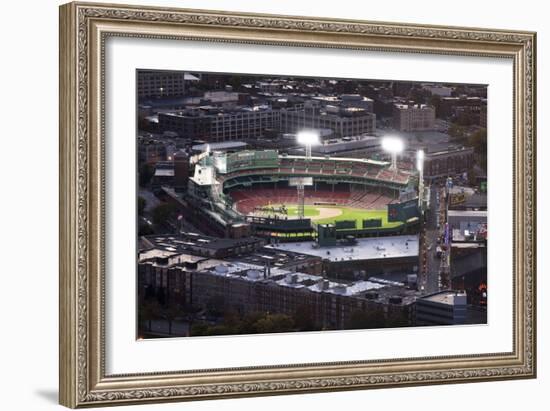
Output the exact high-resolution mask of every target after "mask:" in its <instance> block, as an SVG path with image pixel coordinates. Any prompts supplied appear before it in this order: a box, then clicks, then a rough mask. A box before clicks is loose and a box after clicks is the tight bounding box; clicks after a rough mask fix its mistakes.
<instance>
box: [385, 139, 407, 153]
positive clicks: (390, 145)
mask: <svg viewBox="0 0 550 411" xmlns="http://www.w3.org/2000/svg"><path fill="white" fill-rule="evenodd" d="M382 148H383V149H384V151H387V152H389V153H392V154H399V153H401V152H402V151H403V150H404V149H405V144H404V143H403V140H401V139H400V138H398V137H384V138H383V139H382Z"/></svg>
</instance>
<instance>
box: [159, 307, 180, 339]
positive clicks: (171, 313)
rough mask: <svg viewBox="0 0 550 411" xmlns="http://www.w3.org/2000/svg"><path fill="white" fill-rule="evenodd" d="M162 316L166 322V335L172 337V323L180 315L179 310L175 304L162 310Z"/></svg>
mask: <svg viewBox="0 0 550 411" xmlns="http://www.w3.org/2000/svg"><path fill="white" fill-rule="evenodd" d="M163 314H164V318H166V321H168V334H170V335H172V323H173V321H174V320H175V319H176V317H177V316H178V315H179V314H180V309H179V307H178V306H177V305H176V304H170V305H168V306H167V307H166V308H165V309H164V310H163Z"/></svg>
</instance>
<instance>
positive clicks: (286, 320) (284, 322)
mask: <svg viewBox="0 0 550 411" xmlns="http://www.w3.org/2000/svg"><path fill="white" fill-rule="evenodd" d="M256 330H257V332H258V333H262V334H264V333H281V332H289V331H293V330H294V321H293V320H292V318H290V317H289V316H288V315H284V314H267V315H266V316H265V317H264V318H261V319H260V320H258V321H257V322H256Z"/></svg>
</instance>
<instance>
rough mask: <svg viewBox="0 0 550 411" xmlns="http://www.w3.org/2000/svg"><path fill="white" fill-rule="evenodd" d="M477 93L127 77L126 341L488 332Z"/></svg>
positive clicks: (369, 82)
mask: <svg viewBox="0 0 550 411" xmlns="http://www.w3.org/2000/svg"><path fill="white" fill-rule="evenodd" d="M487 90H488V85H487V84H461V83H440V82H429V81H423V82H412V81H402V80H395V81H393V80H391V81H390V80H376V79H351V78H337V77H334V78H319V77H301V76H281V75H270V74H246V73H244V74H243V73H223V72H221V73H215V72H197V71H189V70H186V69H185V68H182V70H181V71H179V70H154V69H137V70H136V95H135V101H136V103H135V104H136V121H137V127H136V130H137V135H136V170H135V171H136V175H137V183H136V184H137V187H136V193H137V198H136V199H135V204H136V210H137V211H136V215H137V221H136V234H137V237H136V239H135V241H136V250H137V261H136V275H137V281H136V283H137V296H136V302H137V307H136V310H137V316H136V318H137V324H136V338H137V339H138V340H141V339H154V338H171V337H212V336H223V335H249V334H269V333H297V332H311V331H315V332H330V331H341V330H364V329H380V328H396V327H421V326H432V327H433V326H463V325H471V324H487V311H488V309H489V306H490V303H489V298H488V282H487V270H488V267H487V247H488V226H487V184H488V181H487V163H488V156H487V106H488V104H489V102H488V96H487ZM128 127H133V125H132V124H130V123H129V124H128Z"/></svg>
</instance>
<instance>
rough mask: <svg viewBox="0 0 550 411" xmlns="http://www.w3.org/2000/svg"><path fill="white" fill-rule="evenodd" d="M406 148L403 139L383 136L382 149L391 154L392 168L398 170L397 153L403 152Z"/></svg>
mask: <svg viewBox="0 0 550 411" xmlns="http://www.w3.org/2000/svg"><path fill="white" fill-rule="evenodd" d="M404 148H405V144H404V143H403V140H401V139H400V138H398V137H389V136H388V137H384V138H382V149H383V150H384V151H387V152H388V153H390V154H391V167H390V169H391V170H397V155H398V154H400V153H402V152H403V150H404Z"/></svg>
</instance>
